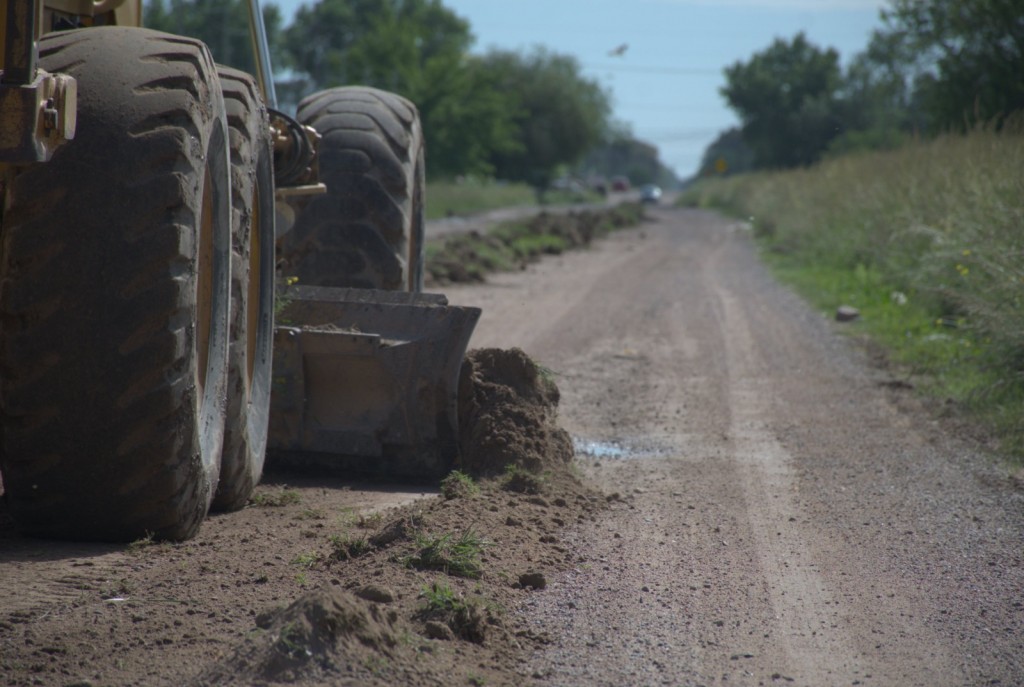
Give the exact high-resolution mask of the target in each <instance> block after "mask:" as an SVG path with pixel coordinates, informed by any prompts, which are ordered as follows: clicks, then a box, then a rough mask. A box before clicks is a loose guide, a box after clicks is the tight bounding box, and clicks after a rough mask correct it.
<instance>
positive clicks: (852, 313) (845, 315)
mask: <svg viewBox="0 0 1024 687" xmlns="http://www.w3.org/2000/svg"><path fill="white" fill-rule="evenodd" d="M858 317H860V310H857V308H855V307H853V306H852V305H840V306H839V307H838V308H836V322H853V321H854V320H856V319H857V318H858Z"/></svg>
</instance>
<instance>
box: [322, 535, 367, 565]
mask: <svg viewBox="0 0 1024 687" xmlns="http://www.w3.org/2000/svg"><path fill="white" fill-rule="evenodd" d="M330 542H331V553H330V559H331V560H333V561H347V560H349V559H350V558H356V557H358V556H362V555H363V554H364V553H367V552H368V551H371V550H372V549H373V546H372V545H371V544H370V542H369V541H368V540H367V539H366V537H353V536H351V535H348V534H334V535H331V538H330Z"/></svg>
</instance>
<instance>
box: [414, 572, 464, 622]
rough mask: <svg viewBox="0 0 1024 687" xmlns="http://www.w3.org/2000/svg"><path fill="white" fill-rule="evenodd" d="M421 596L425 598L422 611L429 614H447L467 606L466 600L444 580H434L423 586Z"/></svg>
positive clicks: (423, 613)
mask: <svg viewBox="0 0 1024 687" xmlns="http://www.w3.org/2000/svg"><path fill="white" fill-rule="evenodd" d="M420 598H421V599H423V605H422V606H421V607H420V613H421V614H422V615H427V616H438V615H445V614H447V613H452V612H454V611H455V610H457V609H459V608H461V607H463V606H465V602H463V601H462V600H461V599H460V598H459V597H457V596H456V595H455V592H454V591H452V588H451V587H450V586H448V584H447V583H444V582H437V581H434V582H431V583H430V584H429V585H427V586H425V587H423V589H422V590H420Z"/></svg>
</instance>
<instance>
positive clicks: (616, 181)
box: [612, 177, 629, 191]
mask: <svg viewBox="0 0 1024 687" xmlns="http://www.w3.org/2000/svg"><path fill="white" fill-rule="evenodd" d="M612 190H613V191H628V190H629V179H628V178H626V177H612Z"/></svg>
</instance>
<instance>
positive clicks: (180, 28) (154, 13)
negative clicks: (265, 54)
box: [142, 0, 287, 74]
mask: <svg viewBox="0 0 1024 687" xmlns="http://www.w3.org/2000/svg"><path fill="white" fill-rule="evenodd" d="M248 5H249V3H248V1H247V0H145V2H144V4H143V12H142V23H143V24H144V25H145V26H147V27H149V28H151V29H157V30H159V31H166V32H167V33H173V34H177V35H181V36H191V37H193V38H198V39H199V40H201V41H203V42H204V43H206V44H207V45H208V46H210V51H211V52H212V53H213V57H214V59H215V60H217V62H218V63H220V64H225V65H228V66H230V67H235V68H236V69H241V70H243V71H246V72H249V73H250V74H251V73H254V70H255V58H254V53H253V44H252V38H251V34H250V31H249V8H248ZM262 10H263V23H264V26H265V28H266V31H267V42H268V43H269V44H270V50H271V56H272V59H273V61H274V64H275V65H276V66H277V67H279V68H280V67H284V66H287V57H286V55H285V54H284V53H283V52H282V51H281V47H282V40H281V31H282V27H283V19H282V17H281V11H280V9H279V8H278V7H277V5H274V4H271V3H263V4H262Z"/></svg>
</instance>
